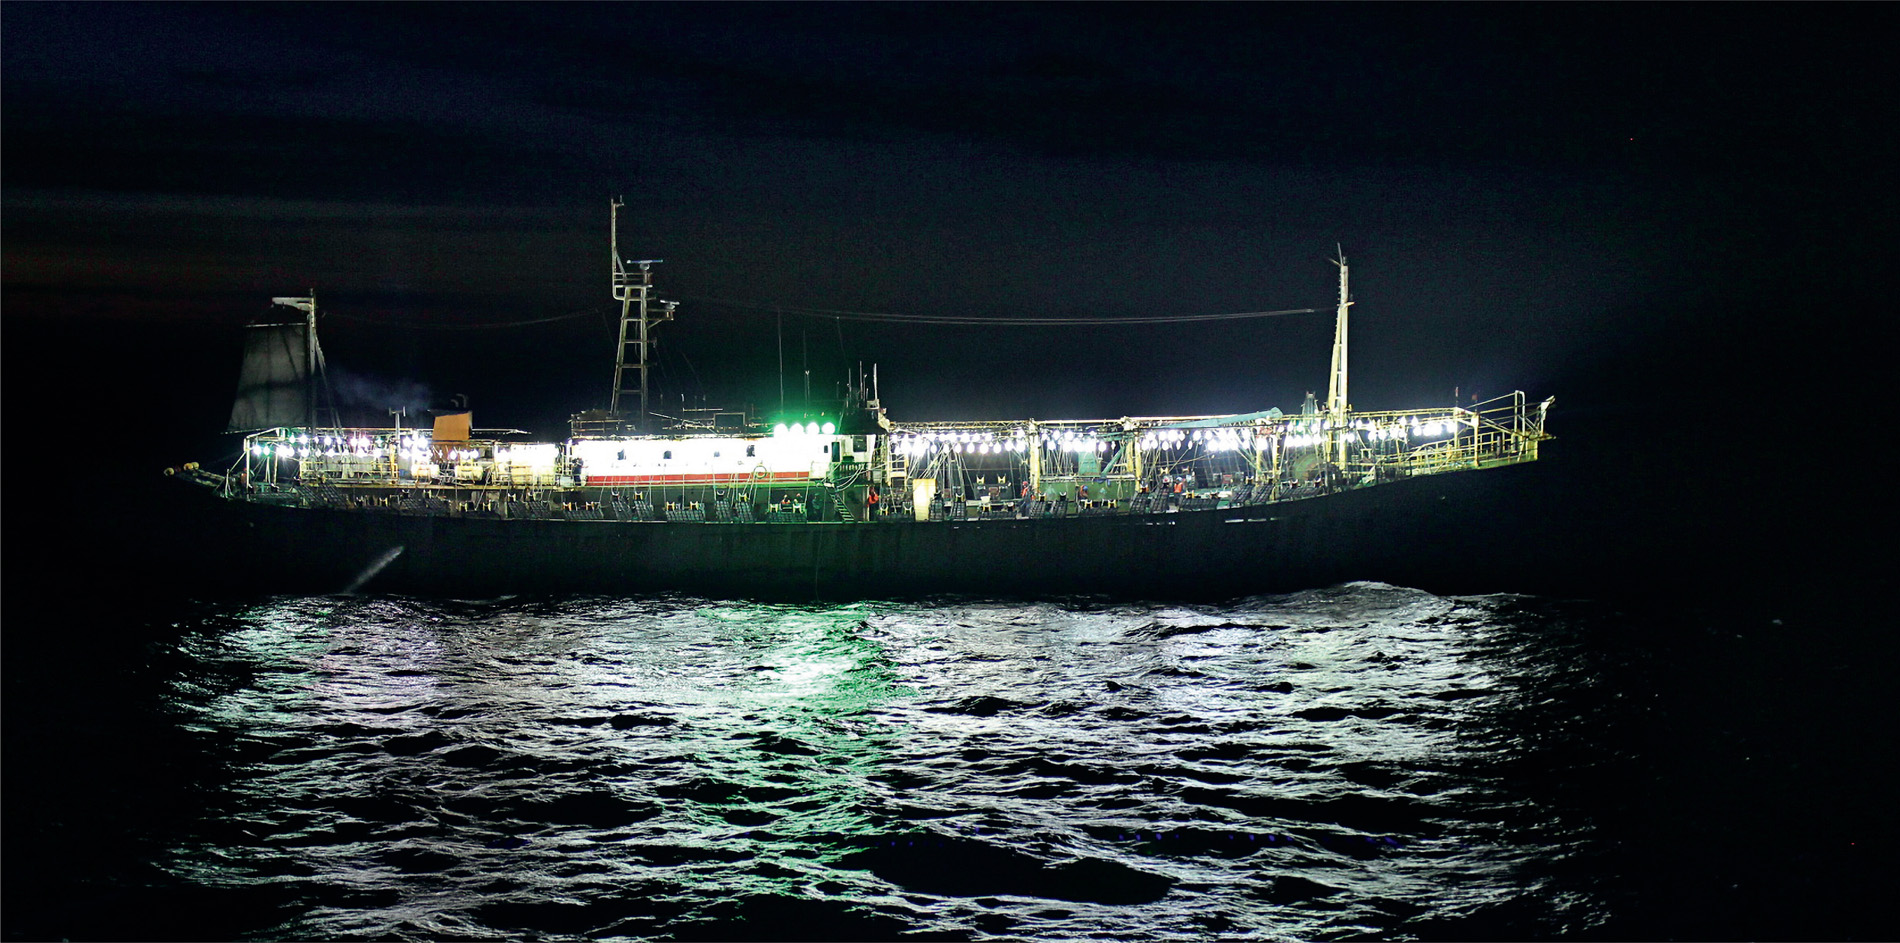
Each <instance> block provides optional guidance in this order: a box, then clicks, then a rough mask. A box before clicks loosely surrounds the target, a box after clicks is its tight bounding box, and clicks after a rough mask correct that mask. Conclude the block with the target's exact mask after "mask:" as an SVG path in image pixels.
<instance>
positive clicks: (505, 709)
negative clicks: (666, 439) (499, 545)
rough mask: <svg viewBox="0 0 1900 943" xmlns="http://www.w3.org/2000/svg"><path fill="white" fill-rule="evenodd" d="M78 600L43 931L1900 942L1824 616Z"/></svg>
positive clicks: (10, 918) (30, 830) (52, 683)
mask: <svg viewBox="0 0 1900 943" xmlns="http://www.w3.org/2000/svg"><path fill="white" fill-rule="evenodd" d="M70 602H71V605H70V606H67V607H52V608H51V609H50V610H49V611H48V612H47V614H45V615H36V616H34V618H35V620H36V624H35V625H33V626H32V627H31V628H30V629H28V628H26V627H22V626H21V625H19V624H18V622H17V620H15V619H13V618H12V617H11V614H10V618H9V622H10V624H9V626H8V630H9V631H8V638H9V649H8V653H7V654H8V657H7V661H6V670H7V686H8V688H7V690H8V704H7V707H8V709H7V716H6V722H7V732H6V737H7V741H6V742H7V760H8V762H7V766H6V777H7V778H6V822H7V829H6V852H7V856H6V862H5V864H6V885H5V886H6V904H5V913H6V916H5V918H4V926H5V933H6V936H7V938H8V939H59V938H65V939H402V940H433V939H509V940H512V939H537V940H578V939H616V938H627V939H713V940H722V939H730V940H778V939H783V940H794V939H913V938H914V939H974V940H981V939H1039V940H1041V939H1087V940H1104V939H1129V940H1136V939H1143V940H1145V939H1207V938H1220V939H1261V940H1333V939H1367V938H1371V939H1537V938H1551V937H1585V938H1602V939H1634V938H1645V939H1647V938H1687V939H1727V938H1816V939H1819V938H1867V937H1876V938H1878V937H1887V936H1891V934H1892V931H1893V930H1894V926H1893V922H1892V921H1891V920H1890V919H1888V918H1887V917H1886V916H1885V915H1884V910H1883V908H1882V907H1881V906H1879V905H1878V902H1880V901H1883V900H1884V895H1885V892H1886V888H1887V886H1888V884H1887V880H1888V877H1889V872H1888V868H1889V867H1890V866H1891V865H1892V863H1893V854H1892V846H1891V844H1890V843H1889V841H1888V840H1889V839H1890V838H1891V837H1892V835H1893V834H1894V829H1893V813H1892V812H1891V811H1890V803H1889V802H1887V794H1888V791H1889V789H1890V786H1891V783H1890V780H1888V779H1887V778H1886V775H1885V774H1884V773H1883V772H1880V769H1881V766H1882V765H1883V764H1882V763H1881V762H1879V761H1878V760H1877V759H1875V758H1874V757H1873V754H1876V753H1879V752H1882V751H1887V750H1890V749H1891V742H1890V739H1889V735H1890V728H1888V727H1886V726H1885V724H1884V722H1883V721H1882V720H1880V718H1882V717H1884V711H1883V710H1882V708H1881V705H1882V703H1883V698H1882V697H1881V696H1880V695H1879V694H1878V693H1877V692H1878V685H1875V684H1872V683H1870V682H1869V681H1868V676H1867V673H1868V671H1869V665H1868V664H1867V663H1866V659H1867V655H1868V653H1869V652H1870V651H1872V649H1870V648H1868V647H1867V646H1866V645H1864V644H1863V643H1862V642H1860V641H1857V640H1859V639H1862V638H1864V635H1863V634H1857V633H1860V630H1861V629H1863V628H1864V627H1859V626H1853V625H1845V624H1842V623H1839V622H1837V621H1830V620H1828V619H1821V618H1804V617H1803V616H1802V615H1801V614H1800V613H1792V612H1778V611H1769V610H1766V609H1764V610H1759V611H1754V610H1749V609H1748V608H1747V607H1743V608H1742V609H1740V610H1737V609H1734V608H1728V609H1724V610H1723V611H1722V613H1721V614H1716V613H1714V612H1698V611H1696V610H1694V609H1693V608H1691V609H1669V610H1666V611H1665V610H1660V609H1649V610H1635V611H1632V610H1629V609H1626V608H1620V607H1618V606H1615V605H1612V604H1608V603H1601V602H1591V601H1587V600H1563V599H1551V598H1539V597H1527V596H1511V595H1496V596H1476V597H1440V596H1435V595H1432V594H1429V593H1425V592H1422V591H1419V590H1414V589H1408V588H1404V587H1397V586H1389V585H1384V584H1377V583H1355V584H1349V585H1345V586H1338V587H1332V588H1327V589H1319V590H1313V591H1309V592H1302V593H1296V594H1292V595H1285V596H1263V597H1254V598H1249V599H1242V600H1237V601H1234V602H1231V603H1228V604H1224V605H1220V606H1182V605H1172V604H1160V603H1156V604H1130V603H1110V602H1104V601H1097V600H1057V601H1045V602H1023V601H991V600H971V599H941V600H933V601H926V602H904V603H895V602H892V603H880V602H866V603H856V604H812V605H774V604H763V603H755V602H743V601H721V600H707V599H697V598H680V597H675V598H640V599H626V598H604V597H581V598H559V599H547V598H537V599H517V598H504V599H496V600H480V601H444V600H421V599H413V598H402V597H389V596H376V595H356V596H349V595H337V596H311V597H275V598H263V599H243V600H219V601H188V600H181V601H178V602H175V603H170V604H166V605H153V606H148V607H145V608H142V609H138V610H136V611H137V613H138V614H137V615H121V616H116V617H112V618H105V617H93V618H81V617H80V616H79V613H84V612H86V611H88V610H87V609H86V608H85V603H84V600H83V599H79V598H75V599H72V600H71V601H70ZM100 611H104V610H100ZM28 631H32V632H34V633H35V637H37V638H38V639H39V641H38V642H36V643H34V644H32V645H27V644H24V643H20V642H19V641H18V640H19V639H20V638H22V637H23V635H24V634H25V633H26V632H28Z"/></svg>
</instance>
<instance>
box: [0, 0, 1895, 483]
mask: <svg viewBox="0 0 1900 943" xmlns="http://www.w3.org/2000/svg"><path fill="white" fill-rule="evenodd" d="M1879 21H1881V18H1880V17H1879V16H1878V12H1877V8H1875V7H1873V6H1871V5H1869V6H1836V5H1817V4H1801V5H1743V6H1722V5H1700V4H1698V5H1665V6H1647V5H1628V4H1613V5H1611V4H1606V5H1590V6H1558V5H1482V6H1443V5H1400V6H1386V5H1369V4H1368V5H1361V4H1354V5H1339V6H1304V5H1284V4H1268V5H1252V4H1223V5H1209V6H1200V5H1182V4H1167V5H1139V4H1059V5H979V4H959V5H944V6H940V5H924V4H852V5H837V6H831V5H801V4H770V5H723V4H689V5H679V6H673V5H652V4H643V5H618V4H584V5H571V6H570V5H557V4H523V5H512V4H482V5H449V4H426V5H398V4H372V5H360V6H359V5H349V4H314V5H296V4H264V5H256V6H251V5H234V4H193V5H174V4H127V5H113V4H98V3H85V4H51V3H46V4H42V3H33V4H26V3H7V4H5V5H4V7H0V31H3V32H0V40H3V44H4V45H3V49H0V52H3V54H0V72H3V77H4V83H3V84H0V115H3V116H4V138H3V141H0V143H3V146H4V155H3V156H4V160H3V161H0V183H3V184H4V216H3V222H4V272H3V275H4V285H3V286H0V298H3V299H4V322H3V323H4V329H5V335H4V339H5V367H6V376H7V381H6V392H7V394H8V395H7V405H6V416H7V419H8V420H9V425H10V426H13V428H14V429H15V430H21V429H22V425H21V424H19V423H20V421H22V420H28V419H30V420H32V421H33V422H34V423H36V424H35V425H33V426H32V427H31V428H32V429H34V430H36V431H37V430H49V431H50V430H55V429H60V428H67V427H69V424H70V422H71V421H72V420H73V418H74V417H75V416H84V415H87V414H105V415H112V416H113V419H112V421H113V422H115V423H120V422H123V421H125V420H126V419H127V418H131V419H134V420H135V421H136V422H137V423H138V425H139V428H141V429H148V430H149V431H150V433H151V436H152V441H162V442H177V443H178V445H177V446H176V450H177V451H178V452H179V453H180V454H171V453H170V452H165V451H164V449H157V450H156V451H155V452H154V453H153V454H154V460H155V461H156V462H157V463H161V464H162V463H170V462H175V461H182V460H186V459H192V458H196V459H200V460H215V459H216V458H217V454H213V453H217V452H218V450H220V449H223V450H225V451H229V446H231V445H232V443H231V442H230V441H229V440H228V439H223V438H220V432H221V430H222V427H223V423H224V421H225V418H226V415H227V412H228V409H229V395H230V392H231V390H232V388H233V386H234V384H235V378H236V364H237V353H238V338H237V335H238V333H239V332H238V331H236V330H235V328H236V326H237V325H240V324H243V323H246V322H247V321H251V320H254V319H258V318H261V317H267V316H269V315H270V314H271V310H270V308H269V304H268V299H269V298H270V297H271V296H273V295H282V294H301V293H302V292H303V291H305V290H307V289H311V288H314V289H315V290H316V292H317V295H318V297H319V299H320V302H321V303H322V305H323V310H324V311H325V313H326V317H325V320H324V322H323V326H322V333H323V337H324V340H325V346H326V350H327V352H328V355H329V361H330V364H331V365H332V368H333V369H334V370H336V371H338V375H339V377H340V378H341V382H344V383H345V384H346V385H347V387H348V389H349V390H350V391H351V392H350V394H349V395H350V396H352V397H354V398H355V399H356V400H357V405H359V406H364V407H368V406H375V407H378V408H380V407H382V406H383V405H396V404H397V401H402V402H403V403H405V404H407V405H410V406H412V407H416V406H441V405H446V403H447V401H448V399H449V397H451V396H453V395H456V394H462V395H465V396H467V397H468V398H469V400H470V402H471V403H472V405H473V407H474V409H475V411H476V421H477V423H478V425H482V426H517V427H521V428H526V429H529V430H531V431H534V432H536V433H539V434H541V435H543V436H546V437H549V438H553V437H558V436H561V435H564V434H565V431H566V430H565V419H566V417H567V415H568V414H569V413H571V412H574V411H577V410H579V409H584V408H588V407H593V406H600V405H604V403H605V400H606V398H607V395H608V392H609V389H610V386H611V379H612V358H613V320H612V315H613V311H614V307H615V306H614V303H613V302H612V301H611V299H610V298H609V294H608V249H607V241H606V240H607V205H608V200H609V199H610V198H611V197H615V196H621V197H624V199H625V200H626V201H627V204H628V206H627V208H626V209H625V210H623V216H622V225H621V246H622V249H623V254H624V255H626V256H628V257H634V258H660V259H665V260H666V262H665V264H663V265H661V266H659V267H658V277H657V279H656V284H657V285H658V286H659V289H660V294H661V295H662V297H667V298H672V299H677V300H679V301H681V302H682V304H681V307H680V315H679V319H678V320H677V321H676V322H674V323H672V324H667V325H665V326H664V327H662V328H661V329H660V333H659V335H658V336H659V337H660V338H661V339H662V342H661V346H660V348H659V350H658V353H657V356H658V358H659V362H658V368H657V374H656V378H655V379H656V386H657V388H658V390H659V391H660V395H661V396H662V397H664V398H668V399H671V400H677V399H678V398H679V397H681V396H685V397H687V398H688V400H689V401H690V402H693V403H695V404H697V403H701V402H703V403H707V404H713V405H728V406H735V405H739V404H743V403H750V404H753V405H755V406H757V407H758V408H759V409H760V410H761V411H762V412H765V413H771V412H773V411H775V410H776V408H777V405H778V400H779V391H780V373H779V357H780V349H781V348H780V343H781V338H782V340H783V350H784V359H785V364H786V369H785V379H784V388H785V389H786V390H787V391H788V392H789V393H790V395H791V398H792V399H793V400H794V401H796V400H797V399H798V397H799V395H800V392H801V387H802V379H801V369H802V368H803V367H804V366H805V365H806V364H809V366H810V369H811V370H812V374H813V380H812V388H813V391H814V394H815V395H818V396H821V397H822V396H827V395H829V394H830V393H832V392H833V391H834V390H835V388H836V387H837V385H838V383H839V381H841V380H842V379H843V378H844V376H845V374H846V371H847V370H849V369H853V368H855V366H856V365H857V364H859V363H863V364H865V365H866V366H867V367H868V366H869V365H870V364H873V363H875V364H878V365H879V372H880V375H881V380H882V393H883V399H884V402H885V405H886V406H887V407H888V408H889V410H890V413H891V415H892V416H893V418H897V419H950V418H1020V417H1035V418H1070V417H1113V416H1121V415H1153V414H1178V413H1202V412H1230V411H1245V410H1253V409H1258V408H1264V407H1267V406H1279V407H1281V408H1282V409H1289V410H1291V409H1296V408H1297V407H1298V405H1299V402H1300V399H1301V397H1302V396H1303V394H1304V393H1305V392H1306V391H1309V390H1312V391H1316V392H1318V393H1319V394H1320V395H1321V396H1322V397H1323V396H1324V394H1325V384H1326V369H1327V360H1328V343H1329V341H1330V332H1331V326H1332V325H1331V317H1330V315H1303V316H1290V317H1281V318H1271V319H1261V320H1248V321H1237V322H1227V323H1222V324H1214V325H1205V324H1203V325H1161V326H1154V325H1150V326H1142V327H1120V326H1116V327H1099V328H1048V327H985V328H969V327H919V326H897V325H883V324H869V323H864V322H858V321H848V320H838V319H835V318H827V317H813V316H809V315H803V314H799V313H796V312H794V313H791V314H784V315H783V316H782V318H781V314H779V313H775V311H783V310H784V309H800V310H804V309H823V310H838V311H868V312H894V313H903V314H912V315H974V316H997V317H1005V316H1006V317H1019V318H1020V317H1041V316H1049V317H1076V316H1089V317H1104V318H1114V317H1137V316H1153V315H1157V314H1217V313H1227V312H1244V311H1258V310H1267V309H1280V308H1296V307H1308V306H1313V307H1327V306H1330V304H1331V303H1332V299H1333V294H1334V290H1335V285H1336V276H1335V272H1334V268H1333V266H1332V265H1331V264H1330V263H1329V262H1328V258H1329V257H1330V256H1331V255H1332V254H1333V252H1334V247H1335V245H1339V246H1342V247H1343V248H1344V251H1345V253H1346V255H1347V256H1348V258H1349V260H1350V261H1351V263H1352V265H1353V276H1354V283H1353V284H1354V287H1355V292H1354V294H1355V300H1356V302H1357V304H1356V306H1355V308H1354V322H1353V343H1354V347H1353V397H1352V399H1353V401H1354V405H1355V406H1357V407H1359V408H1362V409H1381V408H1410V407H1419V406H1431V405H1442V404H1446V403H1449V402H1450V400H1451V397H1452V395H1453V390H1454V389H1456V390H1459V391H1461V393H1462V394H1463V395H1466V396H1469V395H1470V394H1471V393H1473V392H1477V393H1480V394H1483V395H1487V396H1488V395H1492V394H1497V393H1504V392H1508V391H1510V390H1512V389H1522V390H1525V391H1526V392H1528V393H1530V394H1531V395H1532V396H1533V397H1534V398H1542V397H1543V396H1547V395H1552V394H1555V395H1556V396H1557V397H1558V408H1557V409H1556V410H1554V411H1553V413H1552V419H1551V422H1552V430H1553V431H1554V432H1556V433H1557V434H1558V435H1559V436H1560V437H1562V436H1566V435H1568V436H1569V437H1570V438H1569V440H1568V441H1567V442H1566V441H1560V443H1559V444H1558V445H1557V446H1555V448H1556V449H1563V448H1569V449H1570V450H1571V454H1572V460H1573V461H1574V460H1576V459H1577V457H1578V456H1581V455H1585V454H1594V455H1595V456H1596V459H1595V460H1596V461H1597V462H1598V466H1597V467H1600V468H1604V469H1617V470H1618V471H1619V473H1621V472H1625V471H1626V472H1629V473H1631V474H1636V475H1642V474H1646V473H1647V468H1648V467H1649V466H1650V465H1651V464H1652V463H1653V461H1654V460H1655V457H1656V454H1655V453H1654V452H1653V451H1651V450H1649V449H1648V447H1638V446H1633V445H1631V443H1630V441H1629V440H1630V437H1628V436H1625V437H1624V439H1623V440H1622V441H1620V443H1619V448H1621V449H1623V451H1621V452H1615V451H1614V450H1610V449H1607V448H1597V449H1594V450H1593V449H1592V448H1591V446H1590V442H1591V440H1590V439H1589V437H1588V436H1587V435H1583V436H1582V438H1579V436H1580V435H1581V434H1582V433H1583V432H1584V431H1585V430H1587V429H1589V428H1591V423H1596V424H1597V426H1596V427H1597V428H1608V427H1616V428H1634V427H1637V426H1638V425H1644V426H1647V427H1648V428H1652V429H1656V430H1658V431H1659V432H1660V433H1662V434H1663V435H1665V436H1667V437H1669V438H1670V439H1672V440H1673V439H1674V438H1675V437H1677V436H1686V437H1688V438H1687V439H1684V440H1683V441H1686V442H1690V443H1692V444H1691V445H1685V446H1683V447H1682V449H1681V450H1680V451H1685V452H1688V451H1693V449H1700V448H1703V447H1709V448H1720V447H1721V446H1722V443H1717V442H1714V441H1712V440H1711V441H1703V440H1699V439H1695V438H1694V437H1695V436H1697V435H1702V434H1704V433H1703V432H1702V431H1699V430H1706V429H1708V428H1709V427H1710V426H1711V425H1712V424H1713V423H1714V422H1717V421H1720V422H1730V421H1741V422H1749V421H1754V422H1759V423H1761V424H1762V426H1763V427H1764V428H1785V427H1786V426H1787V425H1790V424H1794V423H1796V422H1797V420H1796V419H1794V418H1793V417H1794V416H1795V415H1798V414H1799V413H1800V412H1801V411H1802V410H1804V409H1811V408H1813V407H1815V406H1817V405H1822V404H1824V403H1827V402H1838V401H1840V400H1842V399H1846V398H1849V397H1851V396H1852V395H1854V394H1855V393H1857V392H1858V391H1861V390H1865V389H1868V388H1872V387H1873V386H1874V385H1875V381H1876V379H1877V377H1878V374H1876V373H1874V372H1871V371H1870V370H1869V369H1868V368H1869V367H1870V365H1872V364H1875V363H1877V362H1878V361H1877V360H1875V359H1870V353H1872V354H1876V355H1877V354H1878V351H1879V350H1880V349H1881V348H1880V346H1879V345H1880V344H1882V343H1884V342H1879V341H1878V337H1880V336H1881V333H1880V332H1878V331H1877V330H1876V325H1877V324H1878V323H1879V321H1880V320H1882V318H1881V317H1880V315H1881V314H1883V313H1890V312H1891V311H1892V298H1893V297H1895V292H1894V287H1895V286H1894V284H1893V283H1894V279H1893V276H1892V265H1891V252H1892V249H1893V248H1894V243H1895V240H1894V222H1893V220H1894V219H1895V213H1894V209H1895V207H1894V199H1893V167H1894V164H1893V158H1894V155H1895V153H1896V150H1897V149H1896V148H1895V146H1894V145H1895V140H1894V139H1895V127H1896V122H1895V120H1894V119H1895V117H1896V116H1895V114H1894V111H1895V109H1894V107H1893V104H1892V99H1893V89H1894V88H1895V87H1896V82H1895V80H1894V76H1893V74H1892V73H1893V68H1892V56H1891V50H1890V49H1889V48H1888V47H1889V46H1890V43H1889V42H1888V41H1887V40H1888V37H1889V36H1890V33H1888V32H1887V31H1886V30H1883V29H1881V28H1879V27H1877V26H1876V25H1875V24H1876V23H1877V22H1879ZM278 310H279V311H281V310H283V309H278ZM570 315H572V316H574V317H568V318H567V319H566V320H558V321H548V322H546V323H543V324H539V325H533V326H526V327H518V328H496V327H493V326H492V325H496V324H506V323H511V322H521V321H535V320H541V319H548V318H559V317H563V316H570ZM781 323H782V325H783V327H782V331H781V327H780V325H781ZM1836 366H1840V367H1844V369H1841V370H1838V371H1836V370H1834V369H1832V368H1833V367H1836ZM794 405H795V403H794ZM19 441H20V440H19V439H17V438H16V439H14V440H13V442H14V443H15V444H16V445H17V443H18V442H19ZM1605 441H1608V440H1607V439H1606V440H1605ZM1633 449H1638V450H1640V451H1641V454H1637V452H1635V451H1632V450H1633ZM160 452H164V454H162V455H161V454H159V453H160ZM1553 454H1561V453H1560V452H1553ZM1723 461H1724V462H1725V463H1726V464H1725V466H1724V467H1725V468H1728V469H1731V470H1735V469H1744V468H1745V469H1747V470H1748V473H1749V474H1754V475H1765V474H1769V472H1765V471H1763V467H1764V463H1763V462H1760V461H1755V460H1746V461H1743V460H1734V459H1731V458H1725V459H1723ZM1772 467H1773V468H1774V471H1773V473H1772V474H1773V475H1774V476H1776V478H1777V480H1780V479H1781V478H1782V477H1785V478H1787V479H1791V480H1807V481H1812V480H1815V477H1816V476H1817V475H1831V474H1832V469H1829V468H1825V467H1820V466H1816V465H1813V464H1811V463H1809V462H1807V461H1806V460H1803V459H1798V458H1794V457H1790V456H1789V455H1787V454H1785V453H1784V454H1781V455H1779V456H1777V457H1775V458H1773V459H1772ZM1725 474H1727V473H1726V472H1725Z"/></svg>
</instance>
